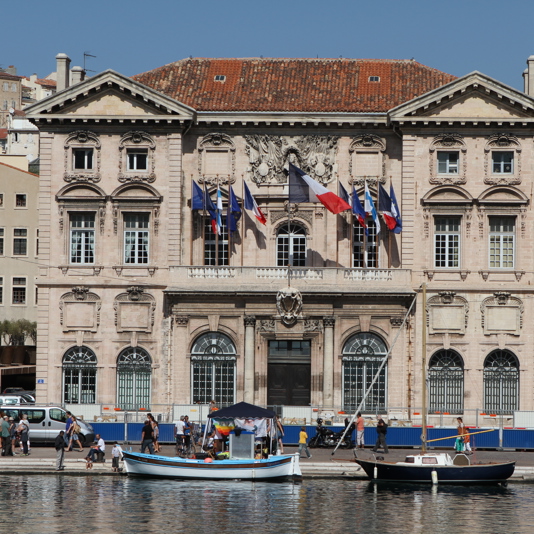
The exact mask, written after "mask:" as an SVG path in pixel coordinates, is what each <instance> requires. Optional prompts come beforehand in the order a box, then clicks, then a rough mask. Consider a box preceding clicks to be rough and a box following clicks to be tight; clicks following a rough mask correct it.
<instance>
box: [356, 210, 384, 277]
mask: <svg viewBox="0 0 534 534" xmlns="http://www.w3.org/2000/svg"><path fill="white" fill-rule="evenodd" d="M365 224H366V225H367V234H368V235H365V228H364V227H363V226H362V225H361V224H360V223H359V222H358V221H354V225H353V232H354V239H353V247H352V266H353V267H355V268H360V269H372V268H376V267H378V265H379V262H378V251H379V247H378V239H379V238H378V235H377V233H376V223H375V222H374V221H373V220H372V219H367V221H366V223H365Z"/></svg>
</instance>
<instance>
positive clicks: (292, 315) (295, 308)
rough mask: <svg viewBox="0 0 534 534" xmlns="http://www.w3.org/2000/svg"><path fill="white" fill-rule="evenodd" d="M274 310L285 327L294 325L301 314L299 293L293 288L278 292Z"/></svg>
mask: <svg viewBox="0 0 534 534" xmlns="http://www.w3.org/2000/svg"><path fill="white" fill-rule="evenodd" d="M276 309H277V310H278V315H280V318H281V319H282V322H283V323H284V324H285V325H286V326H292V325H294V324H295V323H296V322H297V319H298V318H299V316H300V314H301V312H302V295H301V294H300V291H299V290H298V289H296V288H294V287H286V288H285V289H282V290H280V291H279V292H278V294H277V295H276Z"/></svg>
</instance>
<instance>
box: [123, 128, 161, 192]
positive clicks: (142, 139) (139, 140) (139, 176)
mask: <svg viewBox="0 0 534 534" xmlns="http://www.w3.org/2000/svg"><path fill="white" fill-rule="evenodd" d="M128 149H146V151H147V168H146V169H143V170H127V169H128V163H127V157H128ZM155 151H156V143H155V142H154V139H153V138H152V136H151V135H150V134H148V133H146V132H142V131H131V132H128V133H125V134H124V135H123V136H122V137H121V139H120V141H119V154H120V158H119V177H118V178H119V182H121V183H123V184H124V183H135V182H144V183H148V184H151V183H152V182H155V181H156V158H155V157H154V154H155Z"/></svg>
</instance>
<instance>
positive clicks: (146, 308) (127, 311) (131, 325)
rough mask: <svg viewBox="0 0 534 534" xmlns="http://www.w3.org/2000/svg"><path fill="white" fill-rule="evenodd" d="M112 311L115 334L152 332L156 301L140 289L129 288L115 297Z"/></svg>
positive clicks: (135, 287)
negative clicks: (113, 311) (113, 312)
mask: <svg viewBox="0 0 534 534" xmlns="http://www.w3.org/2000/svg"><path fill="white" fill-rule="evenodd" d="M113 309H114V310H115V326H116V327H117V332H146V333H151V332H152V327H153V326H154V313H155V310H156V299H155V298H154V297H153V296H152V295H150V294H149V293H146V292H145V290H144V289H143V288H142V287H139V286H131V287H129V288H128V289H127V290H126V292H124V293H120V294H119V295H117V296H116V297H115V302H114V303H113Z"/></svg>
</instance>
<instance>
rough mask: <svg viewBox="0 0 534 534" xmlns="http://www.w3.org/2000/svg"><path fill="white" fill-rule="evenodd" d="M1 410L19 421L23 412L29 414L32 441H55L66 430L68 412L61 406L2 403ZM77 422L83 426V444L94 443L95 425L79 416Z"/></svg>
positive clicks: (81, 434) (81, 433)
mask: <svg viewBox="0 0 534 534" xmlns="http://www.w3.org/2000/svg"><path fill="white" fill-rule="evenodd" d="M0 411H3V412H4V414H5V415H7V416H8V417H13V419H14V420H15V422H17V423H18V422H19V421H20V419H22V414H23V413H25V414H27V415H28V422H29V423H30V442H31V443H47V442H48V443H50V442H54V440H55V439H56V436H57V435H58V434H59V432H60V431H61V430H65V423H66V421H67V412H66V411H65V410H64V409H63V408H60V407H59V406H39V405H36V404H27V405H25V406H12V405H5V404H4V405H0ZM76 422H77V423H78V424H79V425H80V428H81V432H80V433H79V434H78V436H79V438H80V442H81V444H82V445H84V444H90V443H92V442H93V441H94V440H95V433H94V430H93V427H92V426H91V425H90V424H89V423H86V422H85V421H82V420H81V419H78V418H76Z"/></svg>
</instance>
